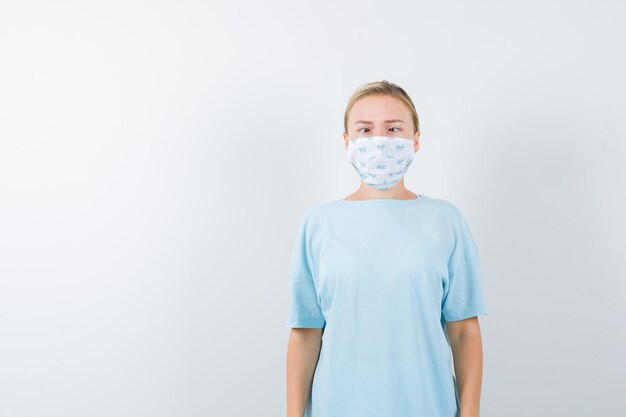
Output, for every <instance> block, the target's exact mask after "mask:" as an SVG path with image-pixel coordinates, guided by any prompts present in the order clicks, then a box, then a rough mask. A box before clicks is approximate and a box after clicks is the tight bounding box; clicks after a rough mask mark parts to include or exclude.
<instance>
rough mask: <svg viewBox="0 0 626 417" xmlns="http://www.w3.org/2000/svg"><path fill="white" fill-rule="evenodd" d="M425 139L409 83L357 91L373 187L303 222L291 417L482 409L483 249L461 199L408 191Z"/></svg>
mask: <svg viewBox="0 0 626 417" xmlns="http://www.w3.org/2000/svg"><path fill="white" fill-rule="evenodd" d="M419 136H420V129H419V121H418V116H417V112H416V110H415V107H414V105H413V102H412V100H411V99H410V97H409V96H408V95H407V93H406V92H405V91H404V90H403V89H402V88H401V87H399V86H397V85H396V84H393V83H390V82H387V81H386V80H385V81H382V82H373V83H368V84H364V85H362V86H360V87H359V88H358V89H357V90H356V91H355V92H354V94H353V95H352V97H351V98H350V100H349V102H348V106H347V109H346V112H345V117H344V133H343V138H344V143H345V150H346V155H347V159H348V161H349V162H350V163H351V164H352V166H353V167H354V168H355V170H356V172H357V173H358V175H359V176H360V178H361V183H360V187H359V189H358V190H356V191H355V192H354V193H352V194H350V195H349V196H347V197H346V198H344V199H340V200H336V201H332V202H327V203H323V204H320V205H317V206H315V207H311V208H309V209H308V210H306V211H305V213H304V215H303V216H302V218H301V221H300V225H299V231H298V238H297V241H296V246H295V248H294V252H293V258H292V262H291V268H290V308H289V317H288V326H289V327H290V328H291V333H290V336H289V345H288V351H287V416H288V417H302V416H305V417H459V416H460V417H479V408H480V407H479V402H480V391H481V383H482V360H483V358H482V342H481V333H480V327H479V323H478V317H477V316H480V315H486V314H487V307H486V304H485V302H484V297H483V290H482V282H481V280H482V277H481V270H480V262H479V257H478V250H477V247H476V244H475V242H474V240H473V238H472V235H471V233H470V230H469V228H468V225H467V223H466V221H465V219H464V217H463V215H462V214H461V212H460V211H459V210H458V209H457V208H456V206H454V205H453V204H452V203H450V202H448V201H446V200H443V199H438V198H431V197H429V196H426V195H418V194H415V193H414V192H412V191H410V190H408V189H407V188H405V186H404V174H405V172H406V170H407V168H408V167H409V166H410V165H411V163H412V162H413V157H414V154H415V152H416V151H417V150H418V149H419Z"/></svg>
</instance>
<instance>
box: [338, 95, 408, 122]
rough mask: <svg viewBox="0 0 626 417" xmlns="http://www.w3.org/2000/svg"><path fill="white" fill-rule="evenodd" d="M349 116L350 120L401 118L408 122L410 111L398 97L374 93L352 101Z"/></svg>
mask: <svg viewBox="0 0 626 417" xmlns="http://www.w3.org/2000/svg"><path fill="white" fill-rule="evenodd" d="M349 118H350V119H351V120H362V119H369V120H378V119H380V120H385V119H402V120H404V121H405V122H407V123H408V122H409V121H410V120H411V112H410V111H409V109H408V107H407V106H406V104H404V102H403V101H402V100H400V99H399V98H396V97H393V96H388V95H381V94H375V95H371V96H366V97H363V98H362V99H360V100H358V101H357V102H356V103H354V105H353V106H352V109H351V110H350V116H349Z"/></svg>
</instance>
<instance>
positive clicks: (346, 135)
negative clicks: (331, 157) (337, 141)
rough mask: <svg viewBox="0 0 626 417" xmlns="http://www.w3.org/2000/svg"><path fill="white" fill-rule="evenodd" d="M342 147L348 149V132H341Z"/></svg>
mask: <svg viewBox="0 0 626 417" xmlns="http://www.w3.org/2000/svg"><path fill="white" fill-rule="evenodd" d="M343 145H344V146H343V147H344V149H345V150H346V151H347V150H348V134H347V133H346V132H343Z"/></svg>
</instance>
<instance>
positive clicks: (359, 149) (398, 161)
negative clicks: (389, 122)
mask: <svg viewBox="0 0 626 417" xmlns="http://www.w3.org/2000/svg"><path fill="white" fill-rule="evenodd" d="M414 155H415V152H414V151H413V140H412V139H406V138H400V137H397V136H364V137H360V138H354V139H350V140H349V141H348V150H347V152H346V156H347V159H348V162H350V163H351V164H352V166H353V167H354V169H356V171H357V173H358V174H359V176H360V177H361V178H362V179H363V181H365V183H366V184H368V185H371V186H372V187H375V188H378V189H379V190H386V189H387V188H389V187H393V186H394V185H396V184H397V183H398V182H399V181H400V179H402V177H403V176H404V174H405V173H406V170H407V169H408V168H409V165H411V162H413V157H414Z"/></svg>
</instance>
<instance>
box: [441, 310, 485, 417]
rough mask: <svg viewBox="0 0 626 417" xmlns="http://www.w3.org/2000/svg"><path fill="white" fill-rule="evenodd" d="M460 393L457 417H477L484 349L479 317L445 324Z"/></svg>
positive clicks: (478, 415) (478, 416)
mask: <svg viewBox="0 0 626 417" xmlns="http://www.w3.org/2000/svg"><path fill="white" fill-rule="evenodd" d="M447 326H448V340H449V341H450V347H451V348H452V355H453V357H454V373H455V374H456V381H457V384H458V389H459V402H460V417H480V389H481V384H482V373H483V346H482V337H481V333H480V325H479V323H478V317H470V318H468V319H465V320H458V321H450V322H447Z"/></svg>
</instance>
